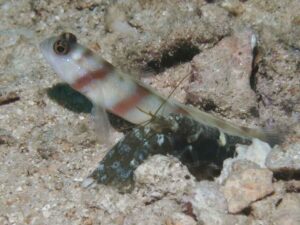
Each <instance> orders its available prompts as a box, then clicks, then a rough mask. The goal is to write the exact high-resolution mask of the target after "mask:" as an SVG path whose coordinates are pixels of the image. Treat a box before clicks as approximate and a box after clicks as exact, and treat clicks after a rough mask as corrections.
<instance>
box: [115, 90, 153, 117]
mask: <svg viewBox="0 0 300 225" xmlns="http://www.w3.org/2000/svg"><path fill="white" fill-rule="evenodd" d="M149 94H150V93H149V91H148V90H147V89H145V88H144V87H142V86H137V89H136V91H135V92H134V94H133V95H131V96H129V97H128V98H125V99H123V100H122V101H121V102H119V103H117V104H116V105H115V106H114V107H113V108H112V109H111V111H112V112H113V113H114V114H116V115H118V116H121V117H123V116H124V114H125V113H127V112H128V111H130V110H131V109H132V108H134V107H137V105H138V104H139V103H140V102H141V101H142V100H143V99H144V98H145V97H146V96H148V95H149Z"/></svg>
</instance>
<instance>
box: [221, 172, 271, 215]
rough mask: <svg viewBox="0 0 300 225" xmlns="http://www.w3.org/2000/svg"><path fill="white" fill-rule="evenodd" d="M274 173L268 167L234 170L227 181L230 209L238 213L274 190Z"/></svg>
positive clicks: (226, 195)
mask: <svg viewBox="0 0 300 225" xmlns="http://www.w3.org/2000/svg"><path fill="white" fill-rule="evenodd" d="M272 177H273V173H272V172H271V171H269V170H267V169H259V168H249V169H244V170H240V171H234V172H233V173H232V174H230V176H229V177H228V179H227V180H226V182H225V185H224V187H223V188H222V189H223V193H224V196H225V198H226V200H227V202H228V211H229V212H230V213H238V212H241V211H242V210H243V209H245V208H247V207H248V206H249V205H250V204H251V203H252V202H254V201H256V200H258V199H261V198H263V197H265V196H267V195H269V194H271V193H272V192H273V191H274V187H273V184H272Z"/></svg>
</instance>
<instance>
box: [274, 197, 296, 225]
mask: <svg viewBox="0 0 300 225" xmlns="http://www.w3.org/2000/svg"><path fill="white" fill-rule="evenodd" d="M299 209H300V194H299V193H289V194H286V195H285V196H284V197H283V198H282V200H281V201H280V202H278V205H277V209H276V210H275V211H274V214H273V221H272V222H273V223H272V224H274V225H294V224H300V214H299V212H300V211H299Z"/></svg>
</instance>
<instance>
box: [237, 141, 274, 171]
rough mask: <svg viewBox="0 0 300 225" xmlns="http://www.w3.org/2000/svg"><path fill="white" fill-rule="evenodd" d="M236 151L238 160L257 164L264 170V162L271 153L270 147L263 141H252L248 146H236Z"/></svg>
mask: <svg viewBox="0 0 300 225" xmlns="http://www.w3.org/2000/svg"><path fill="white" fill-rule="evenodd" d="M236 151H237V153H238V157H237V158H238V159H246V160H249V161H251V162H254V163H256V164H258V165H259V166H260V167H261V168H266V165H265V161H266V158H267V155H268V154H269V152H270V151H271V147H270V145H268V144H267V143H265V142H263V141H260V140H258V139H254V140H253V143H252V144H251V145H249V146H247V145H238V147H237V149H236Z"/></svg>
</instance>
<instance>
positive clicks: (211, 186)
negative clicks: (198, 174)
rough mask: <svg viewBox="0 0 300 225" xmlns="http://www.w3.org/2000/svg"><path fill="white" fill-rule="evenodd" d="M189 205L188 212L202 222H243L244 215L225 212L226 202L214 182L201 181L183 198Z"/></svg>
mask: <svg viewBox="0 0 300 225" xmlns="http://www.w3.org/2000/svg"><path fill="white" fill-rule="evenodd" d="M183 201H184V202H185V204H186V205H188V204H191V205H190V206H189V208H190V209H189V214H192V215H194V216H195V217H196V218H197V221H200V222H202V223H203V224H212V225H214V224H222V225H229V224H245V222H246V221H247V217H246V216H241V215H237V216H235V215H229V214H227V211H228V210H227V202H226V199H225V197H224V195H223V193H222V191H221V190H220V186H219V185H217V184H216V183H214V182H210V181H201V182H199V183H197V185H196V186H195V188H193V190H192V191H191V192H190V193H189V195H188V196H186V197H185V198H184V200H183Z"/></svg>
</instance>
